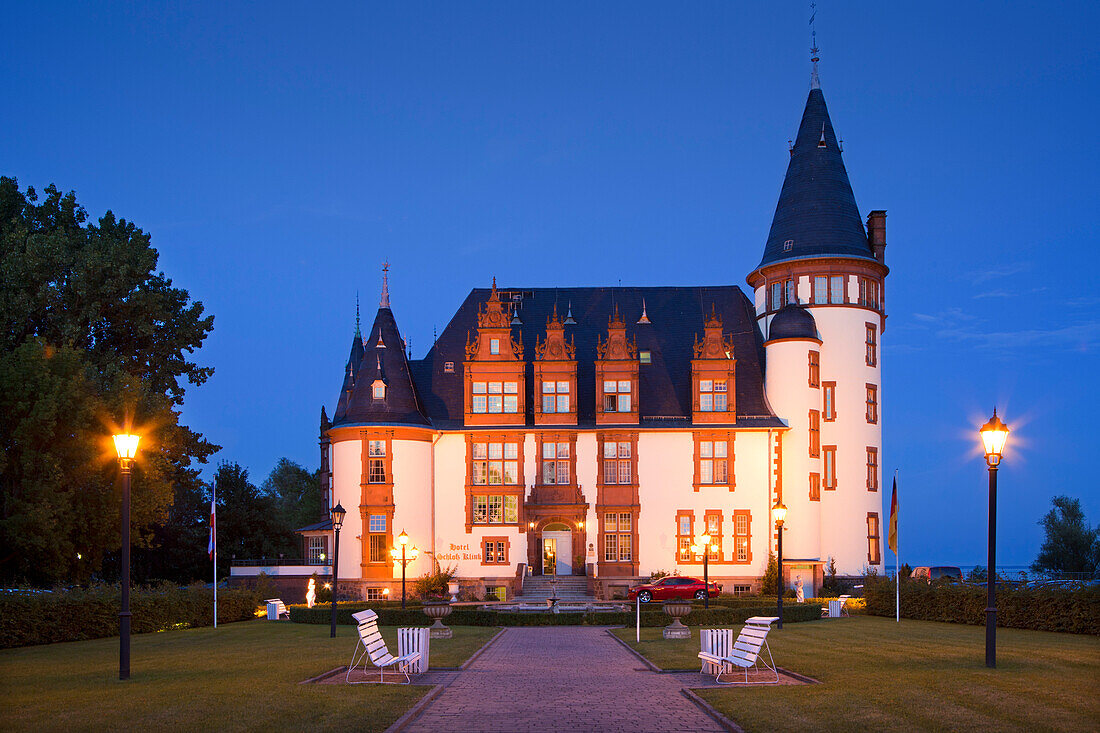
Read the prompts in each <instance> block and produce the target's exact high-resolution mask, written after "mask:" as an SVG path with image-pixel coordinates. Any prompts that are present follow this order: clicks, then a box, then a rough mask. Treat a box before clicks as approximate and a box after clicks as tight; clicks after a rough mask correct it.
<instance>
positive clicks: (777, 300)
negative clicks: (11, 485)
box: [771, 280, 794, 311]
mask: <svg viewBox="0 0 1100 733" xmlns="http://www.w3.org/2000/svg"><path fill="white" fill-rule="evenodd" d="M793 294H794V280H782V281H778V282H773V283H772V284H771V310H773V311H777V310H779V309H780V308H782V307H783V306H785V305H786V304H787V303H789V302H790V301H791V296H792V295H793Z"/></svg>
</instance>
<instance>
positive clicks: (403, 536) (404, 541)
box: [397, 530, 409, 545]
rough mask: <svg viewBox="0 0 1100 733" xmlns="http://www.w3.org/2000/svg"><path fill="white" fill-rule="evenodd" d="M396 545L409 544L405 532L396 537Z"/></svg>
mask: <svg viewBox="0 0 1100 733" xmlns="http://www.w3.org/2000/svg"><path fill="white" fill-rule="evenodd" d="M397 544H399V545H407V544H409V536H408V535H407V534H405V530H401V534H399V535H397Z"/></svg>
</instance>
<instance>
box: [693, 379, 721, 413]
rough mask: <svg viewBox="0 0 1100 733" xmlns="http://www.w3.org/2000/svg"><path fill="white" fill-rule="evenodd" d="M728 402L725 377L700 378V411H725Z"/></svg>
mask: <svg viewBox="0 0 1100 733" xmlns="http://www.w3.org/2000/svg"><path fill="white" fill-rule="evenodd" d="M726 404H727V401H726V380H725V379H700V380H699V411H700V412H725V411H726Z"/></svg>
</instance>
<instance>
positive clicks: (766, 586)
mask: <svg viewBox="0 0 1100 733" xmlns="http://www.w3.org/2000/svg"><path fill="white" fill-rule="evenodd" d="M778 583H779V563H778V562H777V561H776V559H775V555H774V554H772V553H770V552H769V553H768V564H767V566H766V567H765V568H764V577H762V578H761V579H760V594H761V595H765V596H767V595H772V596H774V595H775V594H776V592H777V590H778V588H779V586H778Z"/></svg>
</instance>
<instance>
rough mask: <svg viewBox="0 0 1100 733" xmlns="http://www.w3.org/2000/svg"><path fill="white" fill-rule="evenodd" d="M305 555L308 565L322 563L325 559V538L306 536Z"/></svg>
mask: <svg viewBox="0 0 1100 733" xmlns="http://www.w3.org/2000/svg"><path fill="white" fill-rule="evenodd" d="M306 553H307V554H306V557H307V558H308V560H309V564H310V565H322V564H324V561H325V538H324V537H316V536H314V537H307V538H306Z"/></svg>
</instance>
